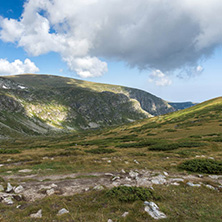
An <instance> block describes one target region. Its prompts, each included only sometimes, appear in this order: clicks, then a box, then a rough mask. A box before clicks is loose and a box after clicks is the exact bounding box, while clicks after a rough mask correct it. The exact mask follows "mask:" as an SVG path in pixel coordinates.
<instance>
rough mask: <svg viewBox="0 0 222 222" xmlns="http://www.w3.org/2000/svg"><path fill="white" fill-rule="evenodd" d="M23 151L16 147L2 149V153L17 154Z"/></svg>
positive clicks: (0, 151) (0, 152) (0, 150)
mask: <svg viewBox="0 0 222 222" xmlns="http://www.w3.org/2000/svg"><path fill="white" fill-rule="evenodd" d="M16 153H21V151H19V150H16V149H0V154H16Z"/></svg>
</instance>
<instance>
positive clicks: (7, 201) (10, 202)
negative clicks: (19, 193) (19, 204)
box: [2, 197, 14, 205]
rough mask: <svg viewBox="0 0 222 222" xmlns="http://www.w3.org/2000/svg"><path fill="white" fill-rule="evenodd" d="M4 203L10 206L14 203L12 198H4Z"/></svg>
mask: <svg viewBox="0 0 222 222" xmlns="http://www.w3.org/2000/svg"><path fill="white" fill-rule="evenodd" d="M2 202H3V203H6V204H8V205H12V204H13V203H14V202H13V200H12V197H4V198H3V201H2Z"/></svg>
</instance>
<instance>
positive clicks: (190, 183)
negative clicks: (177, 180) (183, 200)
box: [187, 182, 201, 187]
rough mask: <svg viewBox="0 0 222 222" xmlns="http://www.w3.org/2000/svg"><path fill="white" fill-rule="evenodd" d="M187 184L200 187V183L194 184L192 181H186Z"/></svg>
mask: <svg viewBox="0 0 222 222" xmlns="http://www.w3.org/2000/svg"><path fill="white" fill-rule="evenodd" d="M187 185H188V186H191V187H200V186H201V185H200V184H198V183H197V184H194V183H192V182H187Z"/></svg>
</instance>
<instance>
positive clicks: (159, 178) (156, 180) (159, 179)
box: [151, 175, 167, 184]
mask: <svg viewBox="0 0 222 222" xmlns="http://www.w3.org/2000/svg"><path fill="white" fill-rule="evenodd" d="M151 182H152V183H153V184H165V183H166V182H167V181H166V179H165V176H164V175H158V176H156V177H153V178H152V180H151Z"/></svg>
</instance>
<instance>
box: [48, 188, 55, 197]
mask: <svg viewBox="0 0 222 222" xmlns="http://www.w3.org/2000/svg"><path fill="white" fill-rule="evenodd" d="M46 193H47V195H48V196H51V195H53V194H54V193H55V190H54V189H53V188H52V189H50V190H47V191H46Z"/></svg>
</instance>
